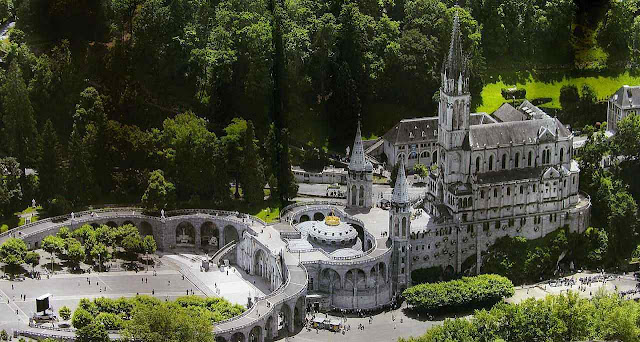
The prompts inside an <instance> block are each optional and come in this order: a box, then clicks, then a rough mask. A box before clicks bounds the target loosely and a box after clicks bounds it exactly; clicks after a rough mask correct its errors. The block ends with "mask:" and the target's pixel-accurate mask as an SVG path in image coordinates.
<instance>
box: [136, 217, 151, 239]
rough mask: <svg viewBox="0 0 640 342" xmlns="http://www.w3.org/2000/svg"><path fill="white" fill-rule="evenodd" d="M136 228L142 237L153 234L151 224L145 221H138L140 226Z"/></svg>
mask: <svg viewBox="0 0 640 342" xmlns="http://www.w3.org/2000/svg"><path fill="white" fill-rule="evenodd" d="M138 230H139V231H140V235H141V236H142V237H145V236H147V235H151V236H153V226H152V225H151V223H149V222H147V221H142V222H140V227H138Z"/></svg>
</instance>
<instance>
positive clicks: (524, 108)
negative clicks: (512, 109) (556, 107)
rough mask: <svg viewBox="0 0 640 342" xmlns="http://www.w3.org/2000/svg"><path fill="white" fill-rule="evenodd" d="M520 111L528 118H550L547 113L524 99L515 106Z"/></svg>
mask: <svg viewBox="0 0 640 342" xmlns="http://www.w3.org/2000/svg"><path fill="white" fill-rule="evenodd" d="M517 109H518V110H519V111H520V112H521V113H523V114H525V115H526V116H527V117H528V118H529V119H548V118H550V116H549V115H547V113H545V112H544V111H542V109H540V108H538V107H536V106H534V105H533V103H531V102H529V101H527V100H524V101H522V103H521V104H520V105H519V106H518V108H517Z"/></svg>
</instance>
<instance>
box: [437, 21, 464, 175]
mask: <svg viewBox="0 0 640 342" xmlns="http://www.w3.org/2000/svg"><path fill="white" fill-rule="evenodd" d="M468 64H469V63H468V58H467V56H465V55H464V53H463V50H462V37H461V35H460V21H459V19H458V14H457V12H456V14H455V17H454V19H453V29H452V32H451V44H450V46H449V53H448V55H447V56H446V57H445V60H444V62H443V63H442V72H441V74H440V76H441V81H442V82H441V85H440V103H439V108H438V123H439V125H438V144H439V146H440V149H439V150H440V151H439V156H440V160H439V161H438V166H439V168H440V172H441V174H442V175H443V176H444V178H445V183H451V182H457V181H461V182H466V181H467V179H466V178H467V177H465V175H464V170H467V169H468V165H465V164H466V163H468V161H467V160H466V159H468V158H465V157H466V156H465V154H466V153H465V151H463V149H464V145H465V144H468V139H469V121H470V119H471V114H470V112H471V93H470V92H469V67H468Z"/></svg>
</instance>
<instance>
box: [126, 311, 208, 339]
mask: <svg viewBox="0 0 640 342" xmlns="http://www.w3.org/2000/svg"><path fill="white" fill-rule="evenodd" d="M122 335H123V337H124V338H125V339H126V340H127V341H134V340H135V341H184V342H213V341H214V338H213V329H211V323H210V319H209V317H207V315H206V314H205V312H204V311H201V310H197V309H195V308H183V307H180V306H176V305H168V304H164V303H160V304H156V305H149V304H140V305H138V306H137V307H136V309H135V310H134V311H133V315H132V317H131V319H130V320H129V321H126V322H125V324H124V329H123V330H122Z"/></svg>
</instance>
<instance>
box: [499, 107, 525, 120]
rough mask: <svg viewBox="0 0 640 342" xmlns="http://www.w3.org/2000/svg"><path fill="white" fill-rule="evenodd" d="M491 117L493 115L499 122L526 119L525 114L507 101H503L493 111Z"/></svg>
mask: <svg viewBox="0 0 640 342" xmlns="http://www.w3.org/2000/svg"><path fill="white" fill-rule="evenodd" d="M493 117H495V118H496V119H497V120H498V121H499V122H509V121H524V120H526V119H527V116H526V115H525V114H523V113H522V112H520V111H519V110H517V109H516V108H515V107H513V106H512V105H510V104H509V103H503V104H502V106H500V108H498V109H497V110H496V111H495V112H493Z"/></svg>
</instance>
